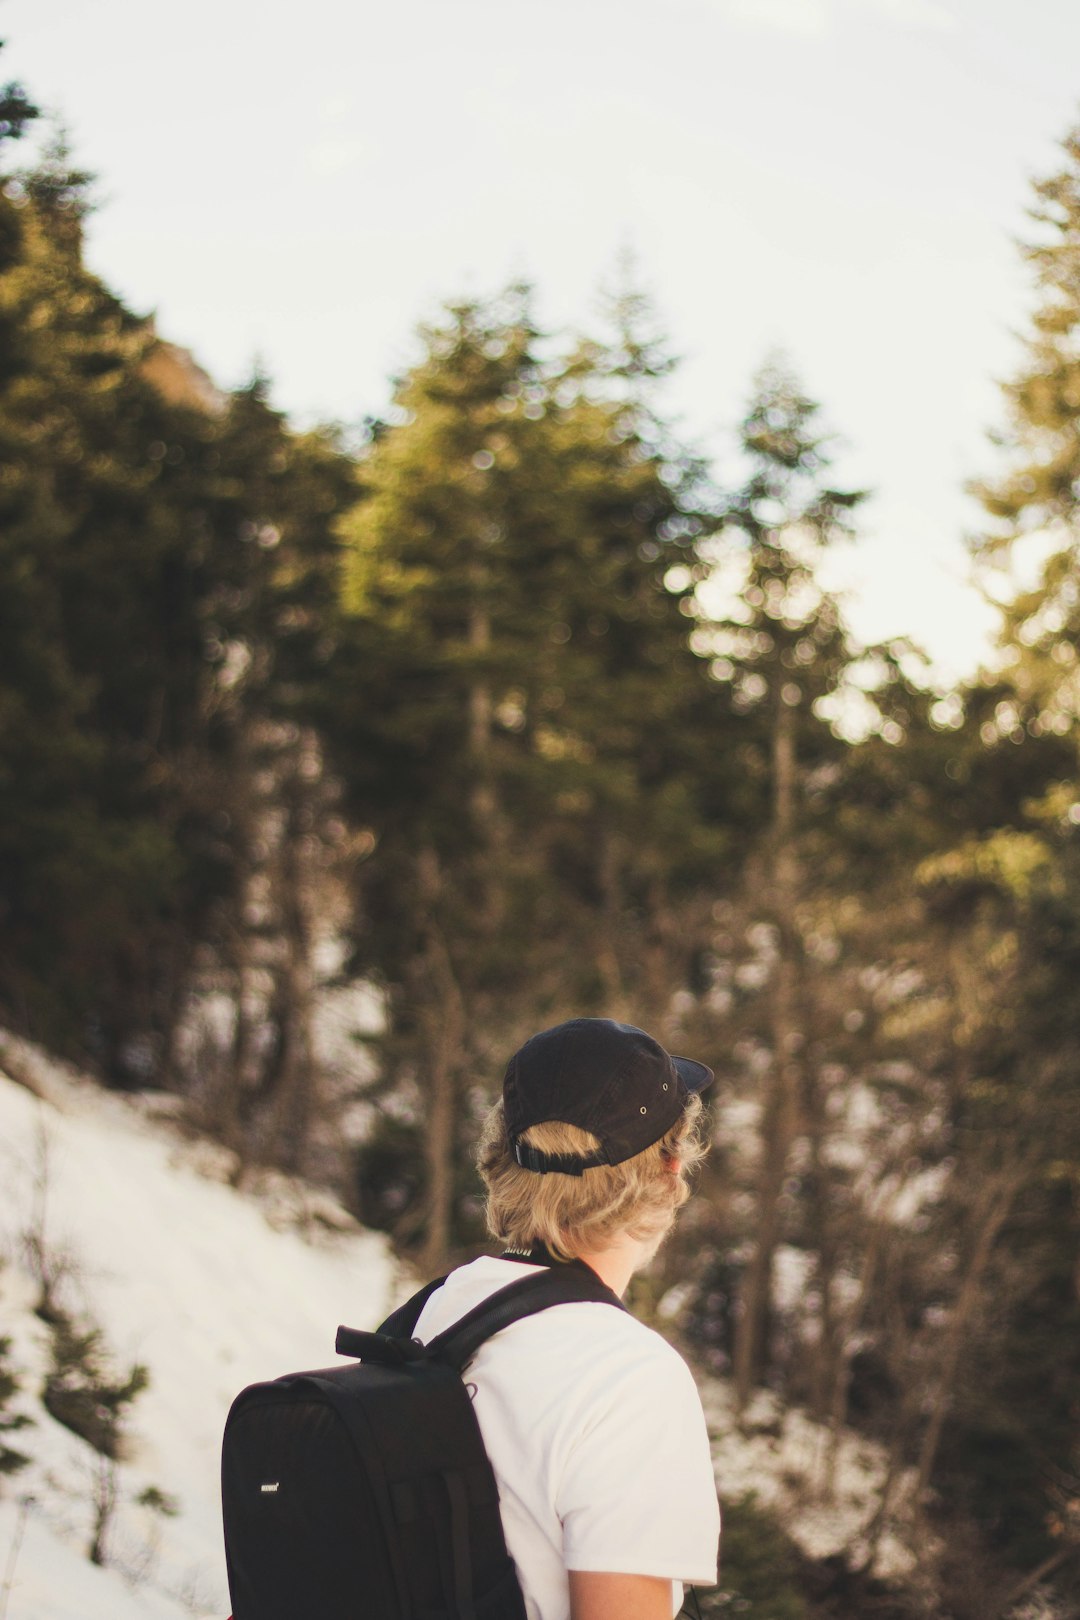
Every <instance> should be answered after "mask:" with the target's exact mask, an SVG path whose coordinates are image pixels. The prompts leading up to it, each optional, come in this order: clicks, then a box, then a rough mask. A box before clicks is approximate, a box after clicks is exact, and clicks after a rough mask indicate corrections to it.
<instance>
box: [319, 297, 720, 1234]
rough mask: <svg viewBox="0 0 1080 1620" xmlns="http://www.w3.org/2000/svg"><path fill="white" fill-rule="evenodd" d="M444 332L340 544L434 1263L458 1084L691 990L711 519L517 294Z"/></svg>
mask: <svg viewBox="0 0 1080 1620" xmlns="http://www.w3.org/2000/svg"><path fill="white" fill-rule="evenodd" d="M425 342H426V353H425V356H424V358H423V359H422V360H421V362H420V364H419V365H418V366H416V367H415V368H414V369H413V370H412V371H411V372H410V373H409V375H408V376H407V377H406V378H405V379H404V380H403V382H402V384H401V386H400V388H399V390H398V393H397V397H396V401H395V410H396V412H397V413H399V414H400V417H401V420H400V421H399V422H398V423H396V424H395V425H391V426H386V427H384V428H382V429H381V430H379V431H378V432H377V434H376V436H375V439H374V443H373V445H372V448H371V452H370V455H369V456H368V458H367V460H366V461H365V463H364V465H363V467H362V472H361V478H362V484H363V486H364V494H363V498H362V500H361V503H360V505H359V506H358V507H357V510H356V512H355V514H354V516H353V517H352V518H351V519H350V520H349V522H348V524H347V526H346V529H345V538H346V543H347V546H348V548H349V556H348V561H347V566H346V603H347V606H348V608H349V610H350V626H351V629H350V634H349V635H348V636H347V637H346V638H345V640H344V642H343V647H342V653H341V658H340V660H339V671H340V674H339V681H340V685H339V689H338V690H339V696H338V698H337V700H336V707H337V710H338V715H339V721H338V726H339V729H338V742H337V744H336V755H335V757H336V759H337V761H338V763H339V766H340V769H341V770H342V773H343V775H344V776H345V777H346V778H347V779H348V781H349V783H350V791H351V793H352V794H353V795H354V798H353V807H354V813H355V814H356V816H357V817H358V818H360V819H369V820H370V824H371V825H372V828H373V830H374V832H375V835H376V837H377V839H378V844H377V848H376V851H375V854H374V856H373V858H372V860H371V862H370V865H369V869H368V870H369V875H368V881H367V883H366V885H365V888H364V894H363V908H364V928H365V936H366V938H365V939H364V941H363V942H362V947H361V949H362V955H361V960H364V961H366V962H367V963H369V964H370V965H371V967H372V968H373V969H374V970H375V971H376V972H377V973H378V974H379V975H380V977H381V979H382V981H383V982H384V984H385V985H386V987H387V990H388V994H389V996H390V1005H391V1011H392V1017H393V1034H392V1036H391V1038H390V1040H389V1041H388V1042H387V1043H386V1046H385V1056H386V1059H387V1066H388V1072H390V1073H391V1074H397V1075H398V1076H400V1075H402V1074H406V1073H408V1074H411V1075H412V1076H413V1077H415V1080H416V1083H418V1084H419V1085H420V1087H421V1088H422V1095H423V1096H424V1098H425V1101H424V1103H423V1104H422V1106H423V1107H424V1108H425V1131H424V1143H425V1150H426V1152H427V1154H428V1165H427V1204H426V1207H425V1208H424V1209H423V1210H422V1211H417V1210H416V1209H412V1210H410V1211H409V1212H408V1214H407V1216H406V1220H407V1221H408V1222H412V1223H416V1222H417V1221H418V1220H419V1219H422V1220H423V1221H424V1224H425V1227H426V1231H427V1241H428V1254H427V1258H428V1263H429V1264H435V1263H436V1259H437V1256H439V1255H440V1254H441V1253H443V1252H444V1251H445V1248H446V1245H447V1243H448V1242H449V1241H450V1233H451V1210H452V1206H453V1203H454V1198H455V1196H456V1194H455V1189H454V1185H453V1175H452V1170H451V1167H452V1165H453V1162H454V1156H455V1143H456V1133H457V1132H458V1131H460V1130H461V1129H462V1126H463V1125H464V1126H466V1127H468V1128H469V1129H471V1128H472V1126H471V1124H470V1123H469V1121H468V1119H467V1117H466V1116H465V1115H464V1110H463V1106H462V1105H463V1103H464V1101H465V1098H466V1095H467V1093H466V1077H467V1076H471V1075H475V1074H477V1073H485V1072H486V1073H491V1071H492V1069H493V1068H494V1067H495V1063H496V1061H497V1057H498V1055H500V1054H505V1051H506V1050H507V1047H508V1044H509V1045H513V1044H516V1043H517V1040H519V1039H520V1038H523V1036H524V1035H526V1034H528V1033H529V1032H530V1031H531V1029H532V1028H535V1027H536V1025H537V1022H538V1021H542V1020H543V1019H544V1018H545V1017H546V1018H548V1019H549V1020H550V1021H555V1019H556V1018H557V1017H558V1016H561V1015H564V1014H565V1012H566V1011H567V1010H577V1011H580V1010H581V1009H582V1007H586V1008H588V1007H589V1006H590V1005H594V1004H597V1003H599V1004H600V1007H601V1008H602V1010H606V1011H611V1012H615V1011H619V1010H622V1009H623V1007H624V1006H625V1005H627V1004H628V1003H629V1002H630V1001H631V1000H633V1001H634V1002H635V1003H636V1004H637V1005H641V1004H642V1002H643V998H645V997H647V996H648V995H649V994H650V993H651V994H652V996H653V1004H654V1005H663V1003H664V1001H665V998H666V996H667V995H668V994H669V993H670V991H671V988H672V980H673V979H675V978H676V975H674V974H673V973H672V972H670V971H666V970H665V971H661V970H660V969H659V967H658V963H659V960H660V957H661V955H662V953H663V950H664V949H667V953H668V955H669V956H670V957H671V960H672V961H674V960H675V957H676V955H677V950H676V948H675V946H674V945H672V944H670V943H669V942H665V941H664V939H663V937H662V934H663V930H664V928H665V927H666V928H667V929H668V930H669V931H670V932H671V933H672V934H675V935H676V936H677V932H678V931H677V929H675V928H674V927H673V925H672V922H671V917H672V908H671V904H670V902H669V899H668V897H667V894H666V892H665V886H666V884H667V881H668V877H669V874H670V872H671V871H673V870H675V871H682V872H686V871H687V870H690V869H691V868H692V867H693V862H694V859H695V855H696V858H697V860H698V863H699V866H700V861H701V851H700V849H698V850H696V851H695V848H694V840H693V838H692V837H691V836H688V835H687V830H688V828H689V826H690V825H691V823H692V822H693V820H694V817H695V816H696V815H697V809H696V805H695V804H694V802H693V795H692V793H691V791H690V789H689V788H688V786H687V777H686V770H685V765H686V760H687V743H686V741H685V739H686V737H688V736H692V735H693V732H692V729H691V727H690V724H689V722H690V720H691V719H692V718H694V717H696V711H695V708H694V704H695V697H694V693H695V692H697V693H698V694H701V695H703V694H704V692H705V685H706V683H705V679H704V673H703V667H702V665H701V662H700V660H698V659H696V658H695V657H694V656H693V655H692V654H691V653H690V651H689V649H688V644H687V640H688V630H689V622H688V620H687V617H686V615H685V614H684V613H682V612H681V611H680V603H681V602H682V601H684V600H686V599H687V598H688V596H689V594H690V591H691V589H692V576H691V573H690V571H689V570H686V571H685V578H680V579H678V580H676V579H674V578H671V577H669V576H670V571H671V568H672V565H673V563H675V562H676V561H680V562H681V560H682V559H683V558H684V556H685V555H686V551H687V548H688V546H689V545H690V543H691V542H692V539H693V537H694V535H695V534H696V532H697V529H698V528H699V527H700V519H698V518H697V516H696V514H695V513H693V512H692V511H690V510H686V509H684V501H683V488H682V486H684V484H685V479H684V475H683V472H682V470H681V469H680V468H679V467H678V465H677V462H676V460H675V459H674V457H673V456H669V457H667V459H665V455H664V453H663V451H662V449H661V448H660V447H658V446H656V445H650V444H648V443H647V442H646V439H645V435H644V432H643V431H642V430H641V429H642V424H641V423H640V422H639V421H638V420H636V419H635V417H634V414H633V412H632V411H631V409H630V408H629V407H628V405H627V404H626V402H625V401H624V400H622V399H620V398H619V397H617V394H616V395H614V396H613V392H612V386H611V375H610V373H608V374H605V372H604V370H603V369H602V366H601V364H600V361H599V358H598V355H599V351H598V350H597V349H596V348H595V347H594V348H593V349H591V350H589V349H586V348H583V349H581V350H579V352H578V353H577V354H576V355H575V356H574V357H573V358H572V360H571V361H570V362H568V363H566V364H565V365H564V366H562V367H560V366H558V365H557V363H555V362H552V363H551V364H550V365H547V366H542V365H541V363H540V361H539V359H538V347H537V336H536V333H535V332H534V330H533V327H532V324H531V319H530V317H529V313H528V306H527V302H526V300H525V298H524V295H523V293H522V292H521V291H520V290H518V289H513V290H511V292H510V293H509V294H508V295H507V296H506V297H505V299H503V300H502V301H501V302H498V303H496V304H495V305H493V306H488V307H484V306H477V305H466V306H459V307H456V308H452V309H451V310H450V311H449V312H448V315H447V319H446V321H445V323H444V324H443V325H441V326H439V327H436V328H433V329H431V330H429V331H428V332H427V333H426V334H425ZM665 581H666V583H665ZM676 765H678V767H679V771H681V776H680V774H679V771H677V770H676V769H675V766H676ZM639 908H640V910H641V912H643V914H644V917H645V918H646V919H647V922H646V926H645V927H641V926H640V916H639V918H638V922H637V924H636V925H632V921H631V919H632V917H633V914H634V912H635V910H638V909H639ZM650 936H654V937H650ZM643 941H644V943H643ZM669 966H670V964H669ZM373 1152H374V1156H375V1157H377V1156H378V1153H379V1148H378V1146H377V1147H376V1148H375V1149H374V1150H373ZM414 1230H415V1227H414Z"/></svg>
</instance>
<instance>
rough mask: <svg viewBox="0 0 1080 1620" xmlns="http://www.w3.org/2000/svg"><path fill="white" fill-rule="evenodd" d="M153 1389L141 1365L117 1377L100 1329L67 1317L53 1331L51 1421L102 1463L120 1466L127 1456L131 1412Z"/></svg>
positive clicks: (48, 1382) (48, 1384) (47, 1401)
mask: <svg viewBox="0 0 1080 1620" xmlns="http://www.w3.org/2000/svg"><path fill="white" fill-rule="evenodd" d="M148 1383H149V1374H148V1372H147V1370H146V1368H145V1367H143V1366H141V1365H140V1364H138V1363H136V1364H135V1365H134V1366H132V1367H130V1368H129V1369H128V1371H127V1373H126V1374H124V1375H119V1376H118V1375H117V1374H116V1373H115V1372H114V1371H113V1369H112V1368H111V1367H110V1365H109V1357H108V1353H107V1351H106V1347H105V1340H104V1334H103V1333H102V1331H101V1329H100V1328H98V1327H80V1326H78V1325H77V1324H76V1323H74V1322H73V1321H72V1320H71V1318H69V1317H65V1316H62V1317H60V1319H59V1320H58V1321H57V1322H56V1323H55V1324H54V1325H53V1327H52V1362H51V1365H50V1367H49V1371H48V1372H47V1374H46V1376H45V1386H44V1389H43V1391H42V1397H41V1398H42V1402H43V1404H44V1407H45V1410H46V1411H47V1412H48V1413H49V1415H50V1417H54V1418H55V1419H56V1421H57V1422H58V1423H62V1424H63V1425H64V1427H65V1428H66V1429H70V1430H71V1432H72V1433H73V1434H77V1435H78V1436H79V1438H80V1439H82V1440H85V1441H86V1442H87V1443H88V1444H89V1445H91V1446H93V1448H94V1450H95V1451H96V1452H98V1453H99V1454H100V1455H101V1456H102V1457H104V1458H108V1459H109V1460H110V1461H112V1462H115V1461H117V1460H118V1459H119V1458H120V1457H121V1456H122V1455H123V1442H124V1422H125V1419H126V1417H127V1413H128V1408H129V1407H130V1406H131V1404H132V1402H134V1401H135V1400H137V1398H138V1397H139V1396H140V1395H141V1394H142V1392H143V1390H144V1389H146V1387H147V1384H148Z"/></svg>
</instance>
